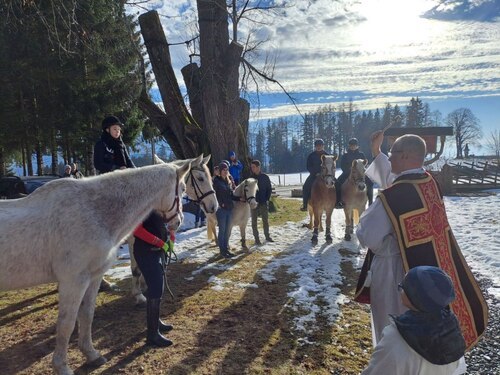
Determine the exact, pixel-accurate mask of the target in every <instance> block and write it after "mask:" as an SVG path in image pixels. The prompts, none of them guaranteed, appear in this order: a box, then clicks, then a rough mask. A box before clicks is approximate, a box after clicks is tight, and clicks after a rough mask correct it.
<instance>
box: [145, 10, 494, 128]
mask: <svg viewBox="0 0 500 375" xmlns="http://www.w3.org/2000/svg"><path fill="white" fill-rule="evenodd" d="M268 2H269V3H270V2H272V1H268ZM275 3H287V4H288V5H289V6H288V7H286V8H285V9H284V10H283V11H282V12H281V14H279V15H269V16H260V19H261V20H262V21H263V22H262V23H260V24H254V25H250V24H241V25H240V27H239V30H240V32H241V38H242V39H243V38H244V37H245V35H246V34H247V33H249V32H250V31H252V33H253V35H256V36H258V37H260V38H267V39H269V43H267V44H265V45H264V47H263V49H262V55H264V54H266V53H267V54H269V55H272V56H275V57H276V69H275V73H274V78H276V79H278V80H279V81H280V82H281V83H282V84H283V85H284V86H285V87H286V89H287V90H288V91H289V92H290V93H292V95H293V96H294V98H296V99H297V101H298V105H299V107H300V108H301V111H303V112H307V111H312V110H314V109H316V108H317V107H318V106H320V105H321V106H322V105H325V104H329V103H332V104H334V105H337V104H339V103H341V102H347V101H348V100H349V98H353V100H354V102H355V104H356V106H357V108H358V109H359V110H364V109H374V108H377V107H379V108H383V107H384V105H385V103H387V102H390V103H391V104H399V105H406V104H407V103H408V102H409V99H410V98H411V97H414V96H419V97H420V98H421V99H423V100H424V102H427V103H429V104H430V107H431V110H440V111H441V112H442V114H443V117H445V116H446V115H447V114H448V113H449V112H451V111H453V110H454V109H457V108H460V107H466V108H470V109H471V110H472V111H473V113H474V114H475V115H476V116H477V117H478V118H479V120H480V122H481V125H482V127H483V132H484V134H485V135H487V134H489V132H490V131H491V130H493V129H498V128H500V0H469V1H464V0H447V1H436V0H338V1H334V0H316V1H302V0H294V1H283V0H280V1H275ZM149 7H151V8H152V7H154V8H155V9H156V10H157V11H158V12H159V13H160V15H161V20H162V23H163V26H164V29H165V33H166V36H167V39H168V41H169V42H170V43H175V42H179V41H184V40H188V39H190V38H191V37H192V36H193V35H195V33H196V26H197V20H196V11H195V10H196V1H195V0H188V1H186V0H184V1H182V0H163V1H161V0H157V1H152V2H150V3H149ZM190 52H192V51H189V50H188V49H187V48H186V47H185V46H177V47H171V54H172V60H173V64H174V67H175V68H176V73H177V75H178V78H179V83H180V85H181V86H183V81H182V76H181V74H180V68H181V67H182V66H184V65H186V64H187V63H188V62H189V53H190ZM255 65H259V60H258V58H257V59H256V61H255ZM252 110H253V111H252V116H253V117H252V119H253V120H258V119H261V120H262V119H267V118H275V117H279V116H287V115H293V114H294V113H296V112H294V111H295V110H294V107H293V106H292V105H291V104H290V103H289V102H288V101H287V99H286V97H285V96H284V95H283V94H282V93H281V92H280V89H279V88H278V87H277V86H272V85H270V86H268V88H267V91H266V93H265V94H264V95H262V96H261V101H260V109H259V110H258V111H257V108H256V107H255V106H253V107H252Z"/></svg>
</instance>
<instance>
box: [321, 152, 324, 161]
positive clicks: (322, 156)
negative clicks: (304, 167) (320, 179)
mask: <svg viewBox="0 0 500 375" xmlns="http://www.w3.org/2000/svg"><path fill="white" fill-rule="evenodd" d="M324 161H325V154H322V155H321V162H324Z"/></svg>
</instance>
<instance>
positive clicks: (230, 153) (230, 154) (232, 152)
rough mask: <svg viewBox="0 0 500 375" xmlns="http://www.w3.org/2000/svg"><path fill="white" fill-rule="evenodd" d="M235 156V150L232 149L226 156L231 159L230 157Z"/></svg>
mask: <svg viewBox="0 0 500 375" xmlns="http://www.w3.org/2000/svg"><path fill="white" fill-rule="evenodd" d="M235 156H236V152H234V151H229V154H228V156H227V157H228V158H229V159H231V158H232V157H235Z"/></svg>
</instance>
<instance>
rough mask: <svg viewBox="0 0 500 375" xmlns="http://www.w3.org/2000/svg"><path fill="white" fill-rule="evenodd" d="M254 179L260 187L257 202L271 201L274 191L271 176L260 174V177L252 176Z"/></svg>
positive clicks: (256, 195)
mask: <svg viewBox="0 0 500 375" xmlns="http://www.w3.org/2000/svg"><path fill="white" fill-rule="evenodd" d="M252 178H255V179H256V180H257V186H258V187H259V190H258V191H257V194H255V200H256V201H257V203H266V202H268V201H269V199H271V193H272V190H273V187H272V186H271V180H270V179H269V176H268V175H267V174H265V173H259V174H258V175H255V174H254V175H252Z"/></svg>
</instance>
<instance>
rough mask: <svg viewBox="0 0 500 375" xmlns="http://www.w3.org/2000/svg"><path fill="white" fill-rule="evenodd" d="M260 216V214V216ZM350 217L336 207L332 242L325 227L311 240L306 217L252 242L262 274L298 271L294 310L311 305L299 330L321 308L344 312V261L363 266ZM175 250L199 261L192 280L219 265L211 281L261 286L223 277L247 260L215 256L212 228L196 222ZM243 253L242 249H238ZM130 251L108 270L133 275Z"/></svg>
mask: <svg viewBox="0 0 500 375" xmlns="http://www.w3.org/2000/svg"><path fill="white" fill-rule="evenodd" d="M193 218H194V217H193V215H191V214H188V213H186V214H185V222H184V224H183V226H184V227H188V225H190V228H192V227H193V226H194V225H193V224H194V220H193ZM259 220H260V219H259ZM343 221H344V216H343V213H342V211H340V210H335V212H334V215H333V223H335V224H332V236H333V242H332V243H331V244H326V243H325V241H324V232H322V233H320V238H319V240H320V241H319V244H318V245H317V246H312V245H311V232H310V231H309V230H308V229H307V228H303V227H302V223H294V222H288V223H286V224H285V225H283V226H280V227H271V229H270V231H271V237H272V238H273V239H274V240H275V241H276V242H274V243H268V242H264V243H263V244H262V245H260V246H252V247H251V248H250V251H259V252H261V253H263V254H265V257H266V258H267V260H268V263H267V264H266V265H265V266H264V267H263V268H262V269H261V270H259V271H258V272H259V273H260V275H261V276H262V278H263V279H264V280H266V281H268V282H273V281H274V279H275V276H274V275H275V272H276V271H277V270H278V269H280V268H281V267H285V268H286V269H287V270H288V271H287V272H288V273H290V274H293V275H294V276H295V280H294V282H293V283H292V285H290V287H291V291H290V293H289V297H290V298H291V299H290V301H291V302H290V304H289V306H287V307H289V308H291V309H293V310H300V311H308V313H306V314H305V315H302V316H300V317H298V318H297V320H296V322H295V324H296V328H297V330H302V331H306V327H307V325H310V324H314V322H315V320H316V317H317V315H318V314H319V313H321V314H323V315H325V316H326V317H327V318H329V319H330V320H331V321H333V320H334V318H335V317H336V316H338V314H339V312H340V308H339V305H341V304H343V303H344V302H345V301H346V297H345V296H344V295H342V294H341V293H340V290H339V286H340V285H341V284H342V277H341V274H340V263H341V261H342V260H344V259H347V260H351V261H353V262H354V263H355V266H356V267H358V266H360V262H361V260H360V258H359V251H360V248H359V243H358V241H357V240H356V239H354V240H353V241H349V242H348V241H344V240H343V237H344V229H343V226H340V225H339V223H341V222H343ZM246 237H247V239H252V240H253V235H252V230H251V226H250V223H249V224H248V226H247V230H246ZM239 239H240V235H239V229H238V228H236V229H235V231H233V234H232V236H231V240H230V245H231V246H232V247H234V248H236V249H240V242H239ZM340 248H345V249H348V250H350V251H351V253H352V254H353V256H352V257H347V258H343V257H342V256H341V255H340V254H339V251H338V250H339V249H340ZM175 251H176V253H177V256H178V258H179V259H180V260H188V261H189V262H190V263H196V264H198V267H197V268H196V269H195V270H194V271H193V272H192V274H191V275H187V276H186V277H185V280H186V282H189V281H190V280H192V279H193V278H194V276H196V275H197V274H199V273H201V272H202V271H205V272H207V271H208V272H210V270H214V271H217V274H219V275H218V276H217V277H215V276H214V275H212V276H210V277H209V278H208V280H207V282H208V283H209V284H211V287H212V288H214V289H217V290H223V289H226V288H228V287H230V288H235V287H236V288H257V287H258V286H257V285H256V284H234V283H233V282H231V281H229V280H225V279H223V278H221V277H220V271H221V270H228V269H231V268H236V267H241V266H242V265H241V264H239V263H236V264H235V263H234V262H227V263H220V262H210V261H209V260H210V259H211V258H213V256H214V255H215V254H217V253H218V248H217V247H215V246H213V245H212V244H211V243H210V241H209V240H208V239H207V233H206V228H195V229H194V228H193V229H190V230H187V231H184V232H180V233H178V234H177V236H176V245H175ZM235 252H236V253H239V254H240V255H237V256H236V257H235V258H236V259H237V258H238V256H241V254H242V253H241V252H240V251H239V250H237V251H235ZM127 257H128V248H127V245H124V246H122V248H121V249H120V252H119V264H118V265H117V266H115V267H114V268H112V269H110V270H109V271H108V272H107V273H106V275H109V276H111V277H112V278H113V279H123V278H124V277H130V268H129V267H128V264H124V263H123V258H127ZM319 299H322V300H323V301H324V302H326V307H325V306H322V307H321V308H320V307H319V306H320V305H319V304H317V302H319Z"/></svg>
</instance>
